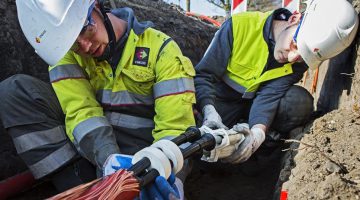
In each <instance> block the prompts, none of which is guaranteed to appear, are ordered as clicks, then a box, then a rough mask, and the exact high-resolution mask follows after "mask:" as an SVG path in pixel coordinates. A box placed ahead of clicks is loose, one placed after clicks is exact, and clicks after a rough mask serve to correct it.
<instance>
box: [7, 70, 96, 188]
mask: <svg viewBox="0 0 360 200" xmlns="http://www.w3.org/2000/svg"><path fill="white" fill-rule="evenodd" d="M0 96H1V99H2V103H1V104H0V117H1V119H2V121H3V125H4V127H5V128H6V131H7V133H8V134H9V135H10V136H11V137H12V139H13V141H14V143H15V142H16V140H17V139H18V138H19V137H21V136H25V135H26V134H29V133H34V132H41V131H48V130H52V129H54V128H56V127H58V128H60V129H63V133H64V135H66V134H65V130H64V129H65V126H64V120H65V116H64V114H63V112H62V109H61V107H60V104H59V102H58V99H57V98H56V95H55V93H54V91H53V89H52V87H51V85H50V84H49V83H45V82H43V81H40V80H38V79H36V78H33V77H31V76H28V75H21V74H18V75H14V76H12V77H10V78H8V79H6V80H4V81H2V82H1V83H0ZM64 138H66V139H64V140H63V141H60V142H58V143H54V144H46V145H40V144H39V146H38V147H34V148H32V149H31V150H29V151H25V152H19V149H18V148H17V151H18V154H19V156H20V157H21V158H22V159H23V160H24V162H25V163H26V165H27V166H28V167H30V166H33V165H35V164H36V163H38V162H39V161H41V160H42V159H44V158H46V157H47V156H48V155H50V154H51V153H53V152H54V151H56V150H58V149H59V148H60V147H62V146H64V145H65V144H67V145H71V148H72V150H73V151H74V156H73V157H71V158H69V159H67V160H66V162H64V163H63V166H61V167H59V168H57V169H55V170H54V171H52V172H51V173H49V174H46V175H45V176H44V177H41V178H43V179H51V180H52V181H53V183H54V185H55V186H56V188H57V189H58V191H64V190H66V189H69V188H72V187H74V186H76V185H79V184H82V183H85V182H89V181H91V180H93V179H95V178H96V171H95V168H94V166H93V165H92V164H91V163H90V162H89V161H87V160H86V159H84V158H82V157H81V156H80V155H79V154H78V153H77V152H76V149H75V147H73V145H72V143H71V142H70V140H69V139H68V138H67V137H66V136H64ZM15 146H16V145H15ZM35 177H36V176H35Z"/></svg>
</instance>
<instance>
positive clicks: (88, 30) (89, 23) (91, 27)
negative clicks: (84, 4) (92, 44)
mask: <svg viewBox="0 0 360 200" xmlns="http://www.w3.org/2000/svg"><path fill="white" fill-rule="evenodd" d="M94 6H95V4H93V5H91V6H90V7H89V10H88V16H87V18H86V20H85V23H84V25H83V27H82V29H81V31H80V34H79V36H78V37H80V36H81V37H82V38H83V39H91V38H92V37H93V36H94V35H95V33H96V31H97V26H96V22H95V20H94V19H93V17H92V15H91V13H92V11H93V9H94ZM79 49H80V46H79V43H78V41H75V42H74V44H73V45H72V46H71V48H70V50H72V51H77V50H79Z"/></svg>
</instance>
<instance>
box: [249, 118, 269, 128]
mask: <svg viewBox="0 0 360 200" xmlns="http://www.w3.org/2000/svg"><path fill="white" fill-rule="evenodd" d="M255 124H262V125H264V126H266V127H267V128H269V127H270V125H271V124H270V120H269V119H268V118H266V117H255V118H252V119H249V127H250V128H251V127H253V126H254V125H255Z"/></svg>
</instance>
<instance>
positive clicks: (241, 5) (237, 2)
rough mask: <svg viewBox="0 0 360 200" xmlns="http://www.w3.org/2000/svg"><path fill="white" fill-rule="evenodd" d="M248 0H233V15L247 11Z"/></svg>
mask: <svg viewBox="0 0 360 200" xmlns="http://www.w3.org/2000/svg"><path fill="white" fill-rule="evenodd" d="M246 10H247V0H232V1H231V15H233V14H236V13H241V12H246Z"/></svg>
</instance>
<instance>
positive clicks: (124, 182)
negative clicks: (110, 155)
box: [50, 127, 242, 200]
mask: <svg viewBox="0 0 360 200" xmlns="http://www.w3.org/2000/svg"><path fill="white" fill-rule="evenodd" d="M210 130H211V129H210ZM223 130H224V129H223ZM224 131H225V130H224ZM218 132H221V131H218ZM235 135H237V134H235V133H231V134H228V135H227V134H226V131H225V132H223V133H217V132H216V130H215V131H209V130H207V131H203V127H202V128H200V129H198V128H196V127H190V128H188V130H187V131H186V132H184V133H183V134H181V135H179V136H178V137H175V138H173V139H172V140H171V141H170V140H160V141H158V142H155V143H154V144H152V145H151V146H150V147H146V148H144V149H142V150H140V151H139V152H137V153H136V154H135V155H134V157H133V158H132V163H133V165H132V166H131V167H130V168H129V169H128V170H124V169H121V170H118V171H117V172H115V173H114V174H111V175H109V176H104V177H103V178H100V179H97V180H94V181H92V182H90V183H87V184H83V185H80V186H77V187H75V188H72V189H70V190H68V191H65V192H63V193H60V194H58V195H56V196H54V197H51V198H50V199H54V200H58V199H75V198H79V199H134V198H135V197H137V196H139V192H140V188H143V187H145V186H147V185H149V184H150V183H153V182H154V180H156V181H158V178H159V175H161V176H162V177H164V178H166V179H168V178H169V177H171V176H173V175H174V174H176V173H177V172H178V171H180V170H181V168H182V166H183V162H184V159H187V158H189V157H191V156H193V155H194V154H196V153H198V152H201V151H205V152H211V151H212V150H214V149H215V148H216V147H223V148H226V147H227V146H231V145H236V144H235V143H234V141H240V140H241V138H242V137H241V135H237V136H235ZM224 138H225V141H224ZM231 138H237V139H231ZM223 141H224V142H223ZM186 142H190V143H191V145H189V146H188V147H186V148H185V149H180V148H179V147H178V146H179V145H181V144H183V143H186ZM218 149H220V148H217V150H218ZM215 150H216V149H215ZM215 154H216V153H215ZM219 155H221V154H218V156H217V158H221V156H220V157H219ZM170 179H171V178H170Z"/></svg>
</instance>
